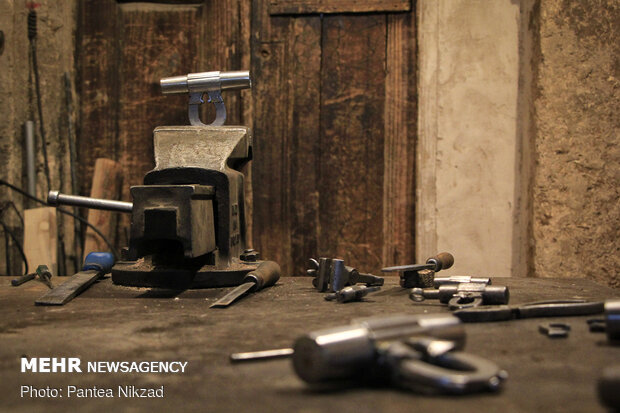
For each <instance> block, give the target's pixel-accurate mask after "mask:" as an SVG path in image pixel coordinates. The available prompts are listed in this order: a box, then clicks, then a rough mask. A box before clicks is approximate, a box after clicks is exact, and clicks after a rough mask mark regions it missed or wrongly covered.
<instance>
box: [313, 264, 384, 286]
mask: <svg viewBox="0 0 620 413" xmlns="http://www.w3.org/2000/svg"><path fill="white" fill-rule="evenodd" d="M310 267H311V268H309V269H308V270H307V271H306V273H307V274H308V275H310V276H312V277H314V279H313V280H312V285H314V287H315V288H316V289H317V290H319V291H321V292H324V291H328V290H329V291H332V292H337V291H340V290H342V289H343V288H344V287H346V286H348V285H354V284H357V283H365V284H366V286H367V287H370V286H381V285H383V282H384V280H383V278H381V277H377V276H376V275H372V274H364V273H361V272H359V271H358V270H357V269H355V268H353V267H349V266H346V265H344V260H341V259H337V258H319V260H318V261H317V260H315V259H314V258H310Z"/></svg>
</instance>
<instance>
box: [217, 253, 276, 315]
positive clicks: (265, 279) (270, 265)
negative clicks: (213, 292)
mask: <svg viewBox="0 0 620 413" xmlns="http://www.w3.org/2000/svg"><path fill="white" fill-rule="evenodd" d="M279 279H280V266H279V265H278V263H276V262H274V261H263V262H262V263H260V265H259V266H258V267H257V268H256V269H255V270H254V271H251V272H249V273H248V274H247V275H246V276H245V277H244V278H243V281H242V283H241V285H240V286H238V287H236V288H235V289H234V290H232V291H231V292H229V293H228V294H226V295H225V296H224V297H222V298H220V299H219V300H217V301H216V302H215V303H213V304H211V306H210V308H214V307H215V308H224V307H228V306H229V305H231V304H232V303H234V302H235V301H237V300H238V299H239V298H241V297H243V296H245V295H246V294H248V293H251V292H256V291H258V290H261V289H263V288H265V287H270V286H272V285H274V284H275V283H276V282H277V281H278V280H279Z"/></svg>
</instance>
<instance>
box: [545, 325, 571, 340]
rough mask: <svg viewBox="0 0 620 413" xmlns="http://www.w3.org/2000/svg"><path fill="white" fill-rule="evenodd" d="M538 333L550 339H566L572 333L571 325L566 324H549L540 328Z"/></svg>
mask: <svg viewBox="0 0 620 413" xmlns="http://www.w3.org/2000/svg"><path fill="white" fill-rule="evenodd" d="M538 331H540V332H541V333H542V334H545V335H547V337H550V338H566V337H568V333H569V332H570V325H568V324H565V323H547V324H541V325H539V326H538Z"/></svg>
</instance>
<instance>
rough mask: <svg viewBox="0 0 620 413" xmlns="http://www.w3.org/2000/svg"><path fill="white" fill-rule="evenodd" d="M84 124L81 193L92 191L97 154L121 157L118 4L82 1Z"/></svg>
mask: <svg viewBox="0 0 620 413" xmlns="http://www.w3.org/2000/svg"><path fill="white" fill-rule="evenodd" d="M79 6H80V7H79V24H78V37H79V41H78V44H79V47H78V59H77V60H78V62H79V66H80V82H79V83H78V86H77V89H78V94H79V96H80V127H79V128H78V130H77V142H76V144H77V151H78V159H79V163H78V166H79V168H78V171H79V176H80V187H81V188H80V193H82V194H88V193H89V191H90V183H91V180H92V177H93V172H94V168H95V160H96V159H97V158H111V159H118V140H117V134H118V131H117V115H118V51H117V25H116V22H117V4H116V2H115V1H114V0H85V1H83V2H81V3H80V5H79Z"/></svg>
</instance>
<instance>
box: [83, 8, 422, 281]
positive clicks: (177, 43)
mask: <svg viewBox="0 0 620 413" xmlns="http://www.w3.org/2000/svg"><path fill="white" fill-rule="evenodd" d="M298 13H303V14H298ZM78 28H79V29H78V35H79V37H78V64H79V73H80V78H79V83H78V86H79V91H80V95H81V111H80V118H81V123H80V124H81V127H80V129H79V137H78V139H79V141H78V146H79V148H78V151H79V154H80V157H81V174H80V175H81V178H82V186H81V188H82V189H81V192H82V193H83V194H88V193H89V192H90V188H88V184H89V183H90V182H91V180H92V173H93V166H94V163H95V159H96V158H99V157H106V158H111V159H114V160H117V161H119V162H120V163H121V164H122V166H123V175H124V183H123V187H124V194H123V198H124V199H125V200H130V199H129V193H128V189H129V186H131V185H136V184H140V183H141V182H142V178H143V176H144V174H145V173H146V172H147V171H148V170H150V169H151V168H152V167H153V147H152V130H153V128H155V127H156V126H158V125H174V124H187V115H186V97H185V96H176V97H171V96H162V95H161V94H160V92H159V87H158V81H159V79H160V78H161V77H165V76H171V75H178V74H185V73H189V72H196V71H205V70H237V69H246V68H251V71H252V77H253V82H254V87H253V90H252V91H244V92H242V93H238V94H233V95H232V96H231V94H228V95H227V96H226V102H227V107H228V108H229V112H230V114H231V117H230V121H229V124H243V125H250V126H252V127H253V129H254V137H255V141H254V145H255V146H254V159H255V161H254V162H253V163H252V171H251V174H250V175H251V180H249V181H248V184H249V185H248V188H249V191H251V193H250V194H249V195H250V196H249V197H248V198H249V201H250V208H248V209H249V210H250V211H252V210H253V219H251V220H250V222H251V223H252V230H251V234H252V235H253V236H252V239H253V241H254V242H253V244H254V245H253V246H254V247H255V248H256V249H258V250H259V251H261V253H262V256H263V257H265V258H267V259H273V260H276V261H278V262H279V263H280V264H281V265H282V268H283V272H284V274H287V275H289V274H290V275H302V274H303V272H304V269H305V266H306V263H307V260H308V258H310V257H318V256H330V257H341V258H344V259H345V260H346V262H347V263H348V264H349V265H354V266H357V267H358V268H360V269H362V270H365V271H378V270H379V269H380V268H381V266H383V265H391V264H395V263H404V262H410V261H412V260H413V251H414V233H413V231H414V222H413V217H414V205H413V200H414V169H415V165H414V161H415V153H414V143H415V129H416V92H415V84H416V82H415V76H416V59H415V44H416V42H415V13H414V11H413V10H412V9H411V4H410V1H409V0H390V1H376V0H364V1H333V2H325V1H321V2H318V1H313V0H295V1H287V0H278V1H276V0H253V1H251V2H250V1H247V0H227V1H208V0H204V1H194V2H192V1H185V2H174V1H169V2H166V3H162V2H155V3H131V2H127V3H125V2H116V1H113V0H85V1H84V2H80V13H79V25H78ZM248 172H249V171H248ZM128 225H129V220H128V217H125V219H124V220H120V222H119V235H120V236H119V237H118V238H119V240H118V241H117V244H119V245H126V242H127V238H126V232H127V231H126V230H127V229H128Z"/></svg>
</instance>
